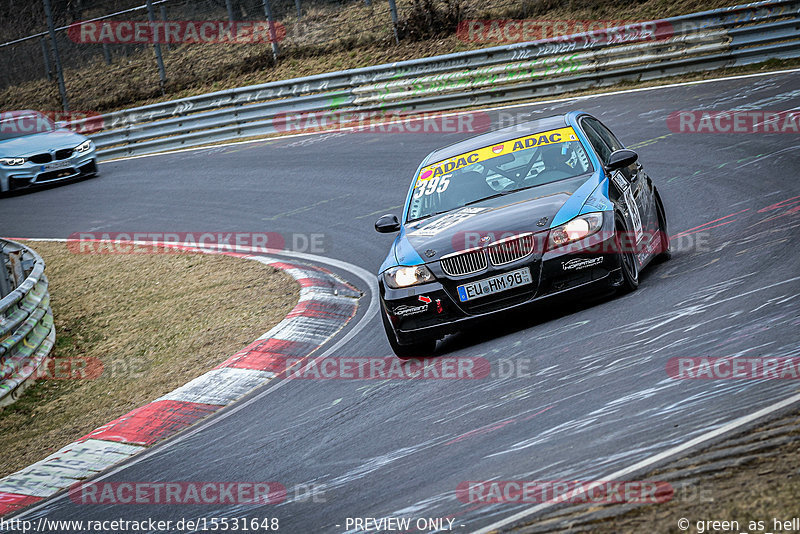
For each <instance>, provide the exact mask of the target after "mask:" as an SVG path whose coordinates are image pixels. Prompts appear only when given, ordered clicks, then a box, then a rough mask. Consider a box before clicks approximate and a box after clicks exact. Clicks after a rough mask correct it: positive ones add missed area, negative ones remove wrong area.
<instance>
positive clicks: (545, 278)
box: [379, 217, 621, 343]
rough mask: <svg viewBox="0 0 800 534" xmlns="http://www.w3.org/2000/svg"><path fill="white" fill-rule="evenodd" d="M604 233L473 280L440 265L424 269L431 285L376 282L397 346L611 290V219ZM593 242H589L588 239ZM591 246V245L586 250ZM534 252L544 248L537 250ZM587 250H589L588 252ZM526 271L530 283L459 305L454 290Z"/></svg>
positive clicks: (615, 272) (615, 267)
mask: <svg viewBox="0 0 800 534" xmlns="http://www.w3.org/2000/svg"><path fill="white" fill-rule="evenodd" d="M607 219H609V220H608V221H606V222H604V225H603V229H602V230H601V231H600V232H599V233H598V234H595V239H594V240H592V241H591V243H588V242H587V243H581V242H578V243H574V244H572V245H571V246H568V247H564V248H562V249H556V250H552V251H548V252H545V253H544V254H541V252H539V253H537V252H534V254H532V255H530V256H528V257H526V258H522V259H520V260H518V261H515V262H513V263H510V264H506V265H503V266H502V267H501V268H493V267H492V266H489V267H488V269H486V270H483V271H481V272H479V273H476V274H474V275H467V276H461V277H452V276H449V275H447V274H445V273H444V272H443V271H442V269H441V267H440V266H439V265H438V262H432V263H430V264H428V268H429V269H431V271H432V272H433V274H434V275H435V276H436V280H435V281H434V282H430V283H427V284H421V285H417V286H412V287H409V288H404V289H392V288H389V287H387V286H386V284H384V283H383V280H382V277H381V278H380V279H379V289H380V295H381V299H382V300H383V302H384V310H386V312H385V313H387V317H388V319H389V322H390V324H391V325H392V328H393V329H394V331H395V334H396V336H397V339H398V341H399V342H400V343H410V342H412V341H414V340H419V339H420V338H427V337H442V336H443V335H444V334H447V333H452V332H456V331H459V330H463V329H464V328H465V327H466V326H467V324H468V323H470V322H472V321H475V320H478V319H482V318H486V317H488V316H491V315H494V314H496V313H501V312H506V311H509V310H513V309H516V308H519V307H523V306H527V305H531V304H534V303H537V302H540V301H543V300H546V299H547V300H549V299H553V298H559V297H564V298H568V296H574V295H577V294H583V293H584V292H590V293H591V292H597V291H599V290H604V289H607V288H608V287H609V286H615V285H616V284H618V283H619V280H620V273H621V271H620V266H621V265H620V259H619V255H618V254H617V253H615V250H616V247H615V244H614V231H613V217H607ZM546 237H547V232H541V233H540V235H539V239H537V243H543V242H544V240H545V239H546ZM590 239H591V238H590ZM589 245H591V246H590V247H589ZM539 246H540V245H538V244H537V249H536V250H538V251H541V250H542V249H541V248H539ZM587 247H588V248H587ZM523 267H528V268H529V269H530V272H531V279H532V283H531V284H528V285H524V286H520V287H517V288H513V289H509V290H505V291H502V292H499V293H494V294H492V295H488V296H485V297H482V298H478V299H475V300H474V301H472V300H470V301H467V302H461V301H460V299H459V297H458V291H457V289H456V288H457V287H458V286H459V285H462V284H467V283H470V282H475V281H478V280H483V279H486V278H489V277H491V276H495V275H498V274H503V273H506V272H509V271H514V270H517V269H521V268H523Z"/></svg>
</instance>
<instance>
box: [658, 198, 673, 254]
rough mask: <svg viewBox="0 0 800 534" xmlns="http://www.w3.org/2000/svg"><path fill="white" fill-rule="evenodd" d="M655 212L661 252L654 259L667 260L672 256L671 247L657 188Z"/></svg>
mask: <svg viewBox="0 0 800 534" xmlns="http://www.w3.org/2000/svg"><path fill="white" fill-rule="evenodd" d="M656 212H657V213H658V233H659V235H660V236H661V252H660V253H659V254H658V256H656V259H658V261H667V260H668V259H670V258H671V257H672V249H671V248H670V244H669V232H668V231H667V215H666V212H665V211H664V203H663V202H661V195H659V194H658V190H656Z"/></svg>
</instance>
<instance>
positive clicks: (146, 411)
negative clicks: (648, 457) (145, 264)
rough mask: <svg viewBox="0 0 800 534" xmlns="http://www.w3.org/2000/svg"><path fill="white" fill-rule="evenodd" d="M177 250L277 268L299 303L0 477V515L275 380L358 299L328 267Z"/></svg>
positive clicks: (349, 313) (341, 321)
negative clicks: (295, 287) (268, 326)
mask: <svg viewBox="0 0 800 534" xmlns="http://www.w3.org/2000/svg"><path fill="white" fill-rule="evenodd" d="M181 248H185V249H187V250H192V251H197V252H204V253H210V254H226V255H231V256H236V257H240V258H245V259H251V260H255V261H258V262H261V263H264V264H266V265H271V266H272V267H275V268H277V269H281V270H283V271H285V272H286V273H287V274H289V275H290V276H292V277H293V278H294V279H295V280H296V281H297V282H298V283H299V284H300V299H299V300H298V302H297V305H295V307H294V308H293V309H292V311H291V312H289V314H288V315H287V316H286V318H284V319H283V321H281V322H280V323H278V324H277V325H276V326H275V327H274V328H272V330H270V331H269V332H267V333H266V334H264V335H262V336H260V337H259V338H258V339H256V340H255V341H254V342H253V343H251V344H250V345H248V346H247V347H245V348H244V349H242V350H240V351H239V352H237V353H236V354H234V355H233V356H231V357H230V358H228V359H227V360H225V361H224V362H222V363H221V364H220V365H218V366H217V367H216V368H214V369H212V370H210V371H208V372H207V373H205V374H203V375H201V376H199V377H197V378H195V379H194V380H192V381H191V382H189V383H187V384H185V385H183V386H181V387H179V388H177V389H175V390H174V391H171V392H169V393H167V394H166V395H163V396H161V397H159V398H158V399H156V400H154V401H153V402H151V403H149V404H146V405H144V406H142V407H139V408H136V409H135V410H132V411H131V412H129V413H127V414H125V415H123V416H121V417H118V418H117V419H114V420H113V421H111V422H109V423H106V424H105V425H103V426H101V427H100V428H97V429H95V430H93V431H92V432H89V433H88V434H87V435H85V436H83V437H82V438H80V439H79V440H77V441H76V442H74V443H70V444H69V445H67V446H66V447H63V448H61V449H60V450H59V451H57V452H55V453H53V454H51V455H50V456H48V457H47V458H45V459H44V460H41V461H39V462H36V463H35V464H33V465H30V466H28V467H26V468H24V469H22V470H20V471H17V472H16V473H13V474H11V475H9V476H7V477H4V478H2V479H0V516H2V515H5V514H9V513H11V512H14V511H17V510H19V509H21V508H24V507H26V506H29V505H31V504H34V503H36V502H38V501H40V500H42V499H45V498H47V497H50V496H52V495H54V494H55V493H57V492H59V491H61V490H63V489H66V488H69V487H70V486H71V485H72V484H75V483H76V482H78V481H80V480H83V479H86V478H88V477H90V476H93V475H94V474H96V473H99V472H101V471H104V470H106V469H108V468H109V467H111V466H113V465H115V464H117V463H119V462H122V461H123V460H126V459H128V458H129V457H131V456H133V455H135V454H137V453H139V452H141V451H143V450H144V449H145V448H146V447H147V446H150V445H153V444H155V443H158V442H159V441H161V440H164V439H167V438H169V437H171V436H173V435H175V434H177V433H178V432H180V431H182V430H184V429H185V428H187V427H188V426H190V425H192V424H194V423H195V422H197V421H199V420H200V419H202V418H204V417H206V416H208V415H210V414H212V413H214V412H216V411H218V410H220V409H221V408H223V407H225V406H228V405H229V404H231V403H233V402H235V401H236V400H237V399H239V398H241V397H242V396H244V395H246V394H247V393H249V392H250V391H252V390H253V389H255V388H257V387H259V386H261V385H263V384H264V383H266V382H268V381H269V380H271V379H272V378H274V377H275V376H276V375H277V374H278V373H279V372H281V371H282V370H283V365H284V363H283V362H284V361H285V359H286V358H295V359H301V358H305V357H307V356H309V355H311V354H312V353H313V352H314V351H316V350H317V349H318V348H319V347H320V346H321V345H322V344H323V343H325V342H326V341H328V340H329V339H330V338H332V337H333V336H334V335H335V334H336V333H337V332H338V331H339V330H340V329H341V328H342V327H344V325H346V324H347V323H348V321H350V319H352V318H353V317H354V316H355V313H356V309H357V306H358V298H359V297H360V296H361V293H360V292H359V291H358V290H357V289H355V288H354V287H353V286H351V285H350V284H348V283H347V282H345V281H344V280H342V279H340V278H339V277H337V276H336V275H334V274H333V273H331V272H330V271H328V270H327V269H324V268H321V267H317V266H312V265H306V264H300V263H287V262H284V261H282V260H279V259H277V258H271V257H265V256H253V255H245V254H239V253H229V252H219V251H209V250H200V249H195V248H191V247H181Z"/></svg>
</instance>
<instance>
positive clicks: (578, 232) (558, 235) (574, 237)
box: [547, 212, 603, 249]
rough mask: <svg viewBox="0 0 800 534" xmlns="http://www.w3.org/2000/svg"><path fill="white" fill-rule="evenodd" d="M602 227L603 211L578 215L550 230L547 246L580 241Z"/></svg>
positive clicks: (552, 246)
mask: <svg viewBox="0 0 800 534" xmlns="http://www.w3.org/2000/svg"><path fill="white" fill-rule="evenodd" d="M602 227H603V213H602V212H596V213H586V214H584V215H578V216H577V217H575V218H574V219H572V220H571V221H569V222H566V223H564V224H562V225H561V226H556V227H555V228H553V229H552V230H550V236H549V237H548V239H547V248H548V249H553V248H558V247H563V246H564V245H567V244H569V243H573V242H575V241H580V240H581V239H584V238H586V237H589V236H590V235H592V234H595V233H597V232H598V231H599V230H600V228H602Z"/></svg>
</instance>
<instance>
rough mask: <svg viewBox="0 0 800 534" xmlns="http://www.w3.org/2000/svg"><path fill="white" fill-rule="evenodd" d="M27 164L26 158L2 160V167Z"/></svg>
mask: <svg viewBox="0 0 800 534" xmlns="http://www.w3.org/2000/svg"><path fill="white" fill-rule="evenodd" d="M23 163H25V158H0V165H8V166H9V167H16V166H18V165H22V164H23Z"/></svg>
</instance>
